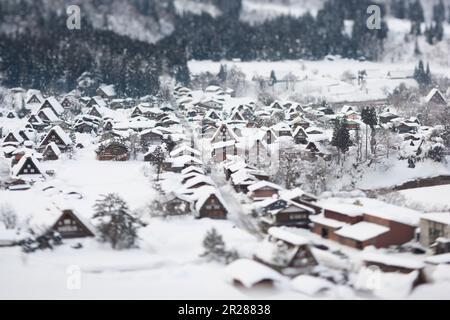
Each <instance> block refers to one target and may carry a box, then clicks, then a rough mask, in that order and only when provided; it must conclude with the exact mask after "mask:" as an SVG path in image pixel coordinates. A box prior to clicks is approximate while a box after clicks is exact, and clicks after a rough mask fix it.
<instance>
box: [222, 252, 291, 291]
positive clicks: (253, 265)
mask: <svg viewBox="0 0 450 320" xmlns="http://www.w3.org/2000/svg"><path fill="white" fill-rule="evenodd" d="M226 272H227V274H228V275H229V276H230V277H231V278H232V279H233V280H237V281H239V282H240V283H242V284H243V285H244V286H245V287H247V288H251V287H253V286H254V285H255V284H257V283H259V282H262V281H265V280H269V281H281V279H282V276H281V275H280V274H279V273H278V272H276V271H275V270H273V269H271V268H269V267H267V266H265V265H263V264H261V263H259V262H256V261H254V260H250V259H239V260H236V261H234V262H232V263H230V264H229V265H228V266H227V268H226Z"/></svg>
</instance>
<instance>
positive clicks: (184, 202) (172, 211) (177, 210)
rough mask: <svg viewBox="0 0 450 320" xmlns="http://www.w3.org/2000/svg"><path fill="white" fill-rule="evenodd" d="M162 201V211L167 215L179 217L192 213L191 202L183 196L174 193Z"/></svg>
mask: <svg viewBox="0 0 450 320" xmlns="http://www.w3.org/2000/svg"><path fill="white" fill-rule="evenodd" d="M163 200H164V201H162V206H163V208H162V210H163V212H165V213H166V214H167V215H170V216H179V215H186V214H189V213H191V212H192V209H191V205H192V203H191V201H190V200H189V199H188V198H187V197H185V196H183V195H178V194H174V193H170V194H168V195H166V196H164V199H163Z"/></svg>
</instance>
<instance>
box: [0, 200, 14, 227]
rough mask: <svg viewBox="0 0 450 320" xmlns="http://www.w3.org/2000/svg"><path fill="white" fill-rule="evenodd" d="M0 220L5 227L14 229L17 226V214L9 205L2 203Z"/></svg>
mask: <svg viewBox="0 0 450 320" xmlns="http://www.w3.org/2000/svg"><path fill="white" fill-rule="evenodd" d="M0 222H2V223H3V224H4V226H5V228H6V229H15V228H16V227H17V222H18V218H17V214H16V212H15V211H14V209H13V208H12V207H11V206H10V205H8V204H4V205H2V207H1V208H0Z"/></svg>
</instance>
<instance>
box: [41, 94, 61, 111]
mask: <svg viewBox="0 0 450 320" xmlns="http://www.w3.org/2000/svg"><path fill="white" fill-rule="evenodd" d="M46 101H47V102H48V103H49V104H50V105H51V106H52V108H53V110H54V111H55V112H56V113H58V114H61V113H63V112H64V108H63V107H62V105H61V104H60V103H59V101H58V100H56V98H55V97H49V98H47V99H46ZM44 103H45V102H44Z"/></svg>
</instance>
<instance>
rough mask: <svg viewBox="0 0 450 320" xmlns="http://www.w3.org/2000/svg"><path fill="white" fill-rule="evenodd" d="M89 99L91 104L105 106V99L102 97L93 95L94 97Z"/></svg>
mask: <svg viewBox="0 0 450 320" xmlns="http://www.w3.org/2000/svg"><path fill="white" fill-rule="evenodd" d="M90 101H93V106H94V105H97V106H99V107H100V108H106V107H107V104H106V102H105V100H103V98H102V97H98V96H95V97H92V98H91V100H90Z"/></svg>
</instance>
